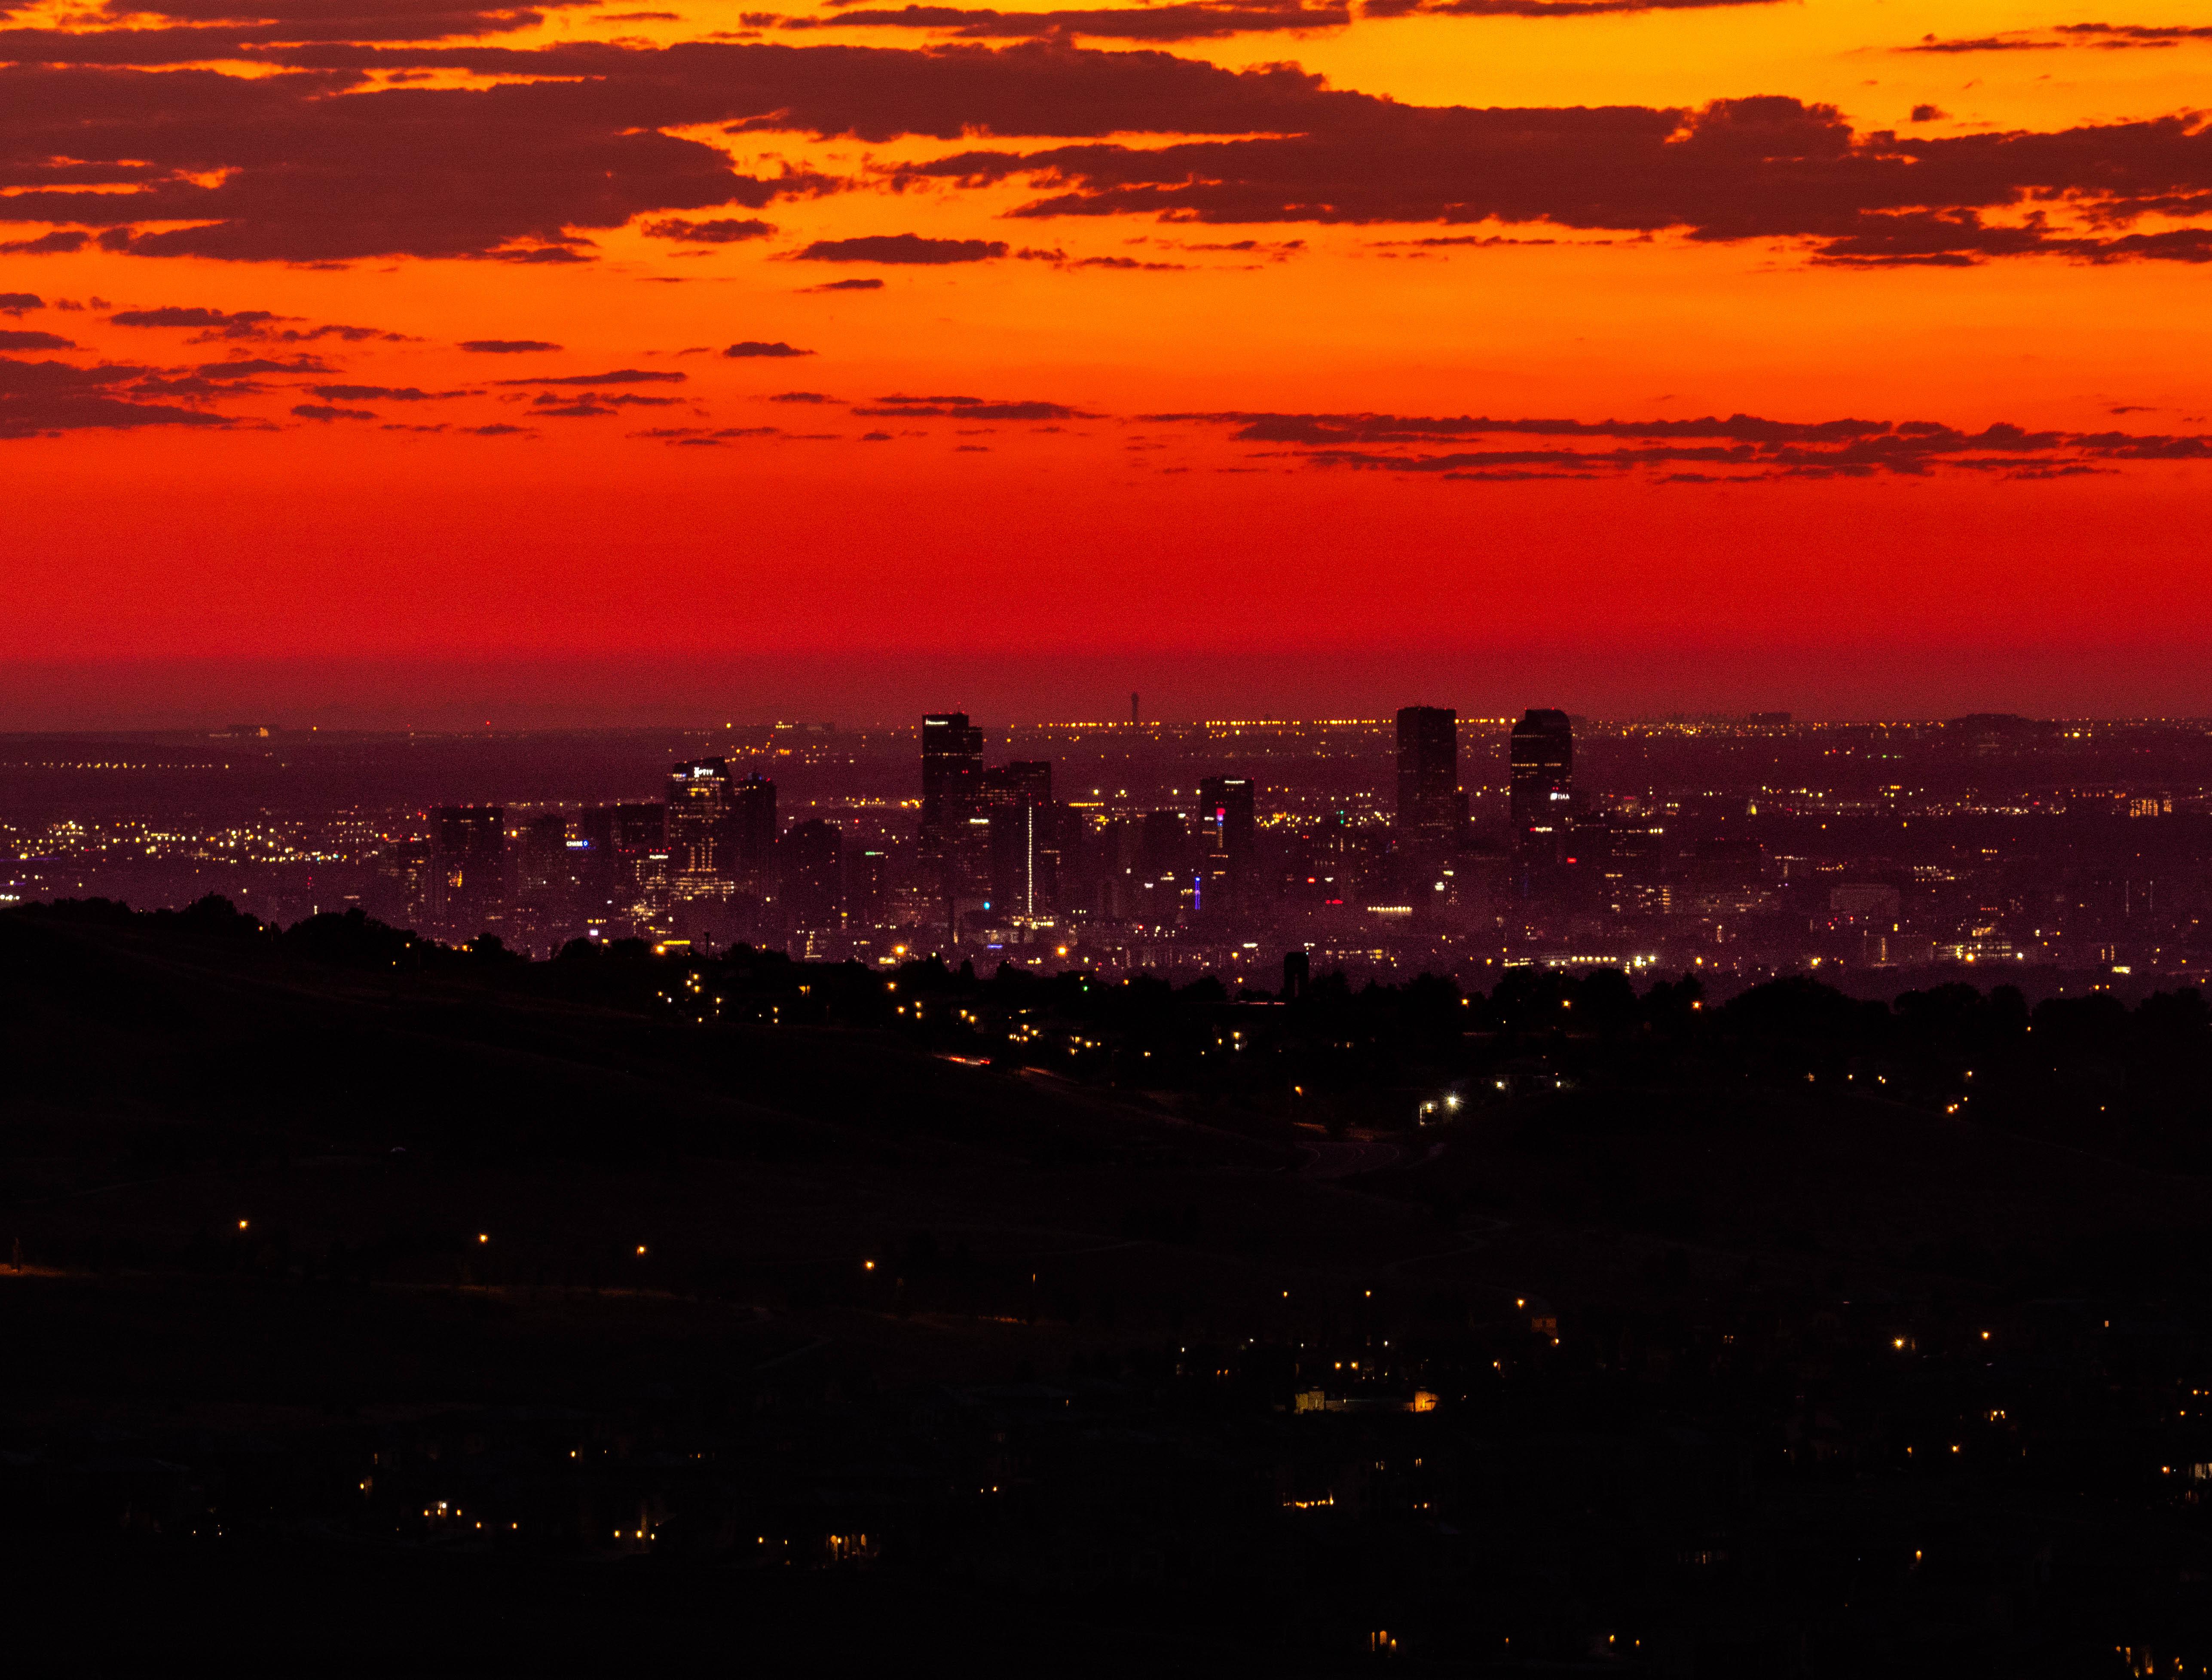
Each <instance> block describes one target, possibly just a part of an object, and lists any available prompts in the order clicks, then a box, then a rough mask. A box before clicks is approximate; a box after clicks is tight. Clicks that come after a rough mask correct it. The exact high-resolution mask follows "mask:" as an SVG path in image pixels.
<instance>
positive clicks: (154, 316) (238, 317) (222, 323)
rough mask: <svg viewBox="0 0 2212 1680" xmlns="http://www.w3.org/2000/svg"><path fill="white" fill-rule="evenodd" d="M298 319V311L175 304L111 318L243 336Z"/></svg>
mask: <svg viewBox="0 0 2212 1680" xmlns="http://www.w3.org/2000/svg"><path fill="white" fill-rule="evenodd" d="M298 319H299V317H298V316H296V315H277V314H273V313H270V311H268V310H266V309H238V310H227V309H199V308H190V309H187V308H179V307H167V308H161V309H124V310H119V311H118V312H117V313H114V314H112V315H110V316H109V317H108V318H107V320H108V322H109V324H110V325H111V326H191V327H204V328H213V329H216V330H217V331H221V332H227V333H230V334H232V335H233V336H235V337H240V338H243V337H245V336H246V335H248V334H251V333H259V332H265V331H267V330H268V327H269V325H270V322H272V321H280V320H298Z"/></svg>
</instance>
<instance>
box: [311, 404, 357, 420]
mask: <svg viewBox="0 0 2212 1680" xmlns="http://www.w3.org/2000/svg"><path fill="white" fill-rule="evenodd" d="M292 412H293V413H295V414H296V415H298V416H299V417H300V418H301V419H302V420H374V419H375V418H376V416H375V415H374V413H372V412H371V411H368V409H365V408H333V407H332V406H331V405H330V404H328V403H300V404H297V405H295V406H294V407H293V410H292Z"/></svg>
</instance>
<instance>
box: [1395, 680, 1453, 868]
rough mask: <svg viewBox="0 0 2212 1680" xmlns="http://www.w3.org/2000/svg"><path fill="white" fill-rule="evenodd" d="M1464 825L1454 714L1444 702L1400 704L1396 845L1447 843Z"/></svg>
mask: <svg viewBox="0 0 2212 1680" xmlns="http://www.w3.org/2000/svg"><path fill="white" fill-rule="evenodd" d="M1466 824H1467V799H1466V796H1465V795H1464V794H1462V793H1461V792H1460V790H1459V714H1458V713H1457V712H1455V711H1453V710H1452V709H1450V708H1449V707H1448V706H1406V707H1403V708H1401V709H1400V710H1399V713H1398V823H1397V837H1398V840H1399V842H1400V843H1401V844H1404V843H1410V842H1413V841H1417V840H1418V841H1448V840H1452V839H1455V838H1457V837H1458V835H1459V833H1460V831H1461V830H1462V828H1464V827H1465V826H1466Z"/></svg>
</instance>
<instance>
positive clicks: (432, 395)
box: [309, 385, 469, 403]
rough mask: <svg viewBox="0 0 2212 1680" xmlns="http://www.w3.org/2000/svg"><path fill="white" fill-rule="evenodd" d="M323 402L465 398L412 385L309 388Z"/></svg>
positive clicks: (459, 392)
mask: <svg viewBox="0 0 2212 1680" xmlns="http://www.w3.org/2000/svg"><path fill="white" fill-rule="evenodd" d="M309 389H311V390H312V391H313V393H315V395H317V396H318V397H320V398H322V399H324V401H325V402H333V403H373V402H387V403H435V402H443V401H445V400H446V399H448V398H451V397H465V396H467V395H468V394H469V393H467V392H465V391H425V390H422V389H421V388H420V387H416V386H412V385H400V386H392V385H317V386H312V387H309Z"/></svg>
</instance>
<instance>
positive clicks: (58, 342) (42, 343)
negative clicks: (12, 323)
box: [0, 331, 76, 350]
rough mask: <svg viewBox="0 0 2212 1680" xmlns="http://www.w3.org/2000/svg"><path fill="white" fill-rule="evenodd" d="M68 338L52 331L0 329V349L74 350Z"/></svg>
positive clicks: (74, 346) (74, 347)
mask: <svg viewBox="0 0 2212 1680" xmlns="http://www.w3.org/2000/svg"><path fill="white" fill-rule="evenodd" d="M75 349H76V345H75V344H72V343H71V342H70V340H69V339H67V338H62V337H61V336H60V335H58V333H52V332H7V331H0V350H75Z"/></svg>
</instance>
